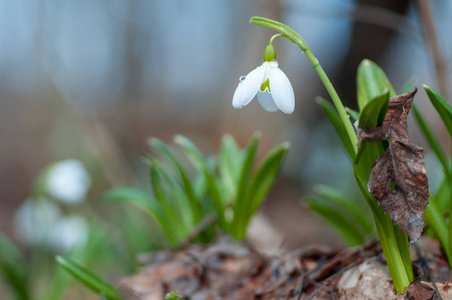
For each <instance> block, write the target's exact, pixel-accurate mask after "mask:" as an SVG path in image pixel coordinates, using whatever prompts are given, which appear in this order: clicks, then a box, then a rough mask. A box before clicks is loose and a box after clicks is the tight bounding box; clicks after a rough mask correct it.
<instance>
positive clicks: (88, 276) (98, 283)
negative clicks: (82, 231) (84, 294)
mask: <svg viewBox="0 0 452 300" xmlns="http://www.w3.org/2000/svg"><path fill="white" fill-rule="evenodd" d="M56 261H57V263H58V264H59V265H60V266H61V267H62V268H63V269H65V270H66V271H67V272H68V273H70V274H71V275H72V276H73V277H74V278H76V279H78V280H79V281H80V282H81V283H83V285H85V286H86V287H87V288H89V289H91V290H92V291H94V292H96V293H98V294H100V295H102V296H103V297H105V298H106V299H109V300H121V299H122V297H121V295H120V294H119V292H118V291H117V290H116V289H115V288H114V287H112V286H111V285H109V284H108V283H107V282H105V281H104V280H103V279H101V278H100V277H98V276H97V275H95V274H93V273H91V272H90V271H88V270H87V269H85V268H83V267H81V266H79V265H78V264H76V263H75V262H73V261H71V260H69V259H67V258H63V257H61V256H57V257H56Z"/></svg>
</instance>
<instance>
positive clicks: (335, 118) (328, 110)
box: [316, 97, 355, 159]
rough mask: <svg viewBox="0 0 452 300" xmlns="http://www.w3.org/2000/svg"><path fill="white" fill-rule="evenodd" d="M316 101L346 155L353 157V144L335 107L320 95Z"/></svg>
mask: <svg viewBox="0 0 452 300" xmlns="http://www.w3.org/2000/svg"><path fill="white" fill-rule="evenodd" d="M316 102H317V104H319V105H320V107H321V108H322V110H323V112H324V114H325V115H326V117H327V118H328V120H329V121H330V123H331V124H332V125H333V127H334V129H335V130H336V132H337V134H338V135H339V138H340V139H341V141H342V144H343V145H344V147H345V150H346V151H347V153H348V155H349V156H350V157H351V158H352V159H353V158H354V157H355V149H354V145H352V143H351V141H350V138H349V137H348V133H347V130H346V128H345V126H344V123H342V121H341V118H340V117H339V114H338V112H337V111H336V108H335V107H334V106H333V104H331V103H330V102H329V101H327V100H325V99H324V98H322V97H317V99H316Z"/></svg>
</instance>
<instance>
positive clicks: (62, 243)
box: [49, 215, 89, 252]
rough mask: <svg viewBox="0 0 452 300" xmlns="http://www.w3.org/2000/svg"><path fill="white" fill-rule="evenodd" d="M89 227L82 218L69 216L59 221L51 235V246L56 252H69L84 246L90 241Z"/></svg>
mask: <svg viewBox="0 0 452 300" xmlns="http://www.w3.org/2000/svg"><path fill="white" fill-rule="evenodd" d="M88 234H89V226H88V223H87V222H86V220H85V219H84V218H83V217H81V216H76V215H72V216H67V217H63V218H61V219H59V220H58V222H57V223H56V224H55V227H54V228H53V231H52V232H51V234H50V239H49V246H50V247H51V248H52V249H53V250H55V251H58V252H60V251H62V252H65V251H69V250H72V249H73V248H75V247H78V246H83V245H84V244H85V243H86V241H87V240H88Z"/></svg>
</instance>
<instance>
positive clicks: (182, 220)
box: [104, 134, 288, 248]
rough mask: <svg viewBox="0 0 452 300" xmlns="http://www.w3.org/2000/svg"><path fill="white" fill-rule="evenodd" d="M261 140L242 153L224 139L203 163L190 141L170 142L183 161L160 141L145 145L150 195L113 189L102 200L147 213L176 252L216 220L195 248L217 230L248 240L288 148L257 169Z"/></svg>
mask: <svg viewBox="0 0 452 300" xmlns="http://www.w3.org/2000/svg"><path fill="white" fill-rule="evenodd" d="M259 137H260V135H259V134H255V135H254V136H253V137H252V138H251V140H250V141H249V143H248V145H247V146H246V147H245V148H243V149H242V148H240V147H239V145H238V144H237V142H236V141H235V140H234V138H233V137H232V136H230V135H225V136H224V137H223V138H222V141H221V145H220V150H219V153H218V155H217V156H213V157H205V156H204V154H203V153H202V152H201V151H200V150H199V148H198V147H197V146H196V145H195V144H194V143H193V142H192V141H190V140H189V139H188V138H186V137H184V136H181V135H177V136H175V137H174V142H175V143H176V144H177V145H178V146H179V150H181V152H182V154H183V155H182V156H183V158H179V156H178V154H179V152H176V151H175V150H174V149H173V148H172V147H171V146H169V145H168V144H166V143H164V142H162V141H161V140H159V139H156V138H151V139H149V144H150V146H151V147H152V148H153V149H154V150H155V152H156V154H149V155H148V156H147V157H146V161H147V163H148V164H149V168H150V182H151V187H152V193H148V192H147V191H145V190H142V189H137V188H117V189H114V190H111V191H108V192H107V193H106V194H105V195H104V199H105V200H106V201H125V202H128V203H133V204H136V205H138V206H139V207H140V208H142V209H144V210H145V211H146V212H148V213H149V214H150V215H151V216H152V217H153V218H154V219H155V220H156V221H157V223H158V224H159V225H160V227H161V228H162V229H163V231H164V233H165V235H166V237H167V238H168V240H169V242H170V245H171V246H172V247H173V248H176V247H178V246H179V245H180V244H181V243H182V242H183V241H185V240H186V239H187V237H188V236H189V235H191V234H192V233H193V232H194V230H195V228H197V226H199V224H200V223H202V222H203V221H205V220H206V218H209V217H210V216H211V215H212V214H215V215H216V218H217V222H216V223H214V224H211V225H210V226H206V228H203V230H202V232H201V233H200V235H199V236H198V238H197V240H196V241H198V242H204V243H205V242H209V241H210V240H211V239H212V237H213V236H214V234H215V231H216V228H217V227H220V228H221V229H222V231H223V232H225V233H227V234H230V235H231V236H233V237H234V238H235V239H237V240H242V239H244V238H245V237H246V229H247V227H248V224H249V222H250V220H251V218H252V216H253V215H254V213H255V212H256V211H257V209H258V208H259V206H260V205H261V203H262V202H263V200H264V198H265V197H266V195H267V194H268V192H269V191H270V188H271V186H272V185H273V183H274V181H275V179H276V177H277V174H278V171H279V169H280V167H281V164H282V161H283V158H284V154H285V153H286V151H287V149H288V144H287V143H283V144H281V145H278V146H276V147H275V148H273V149H272V150H271V151H270V152H269V153H268V154H267V155H266V156H265V157H264V158H263V160H262V161H261V163H260V164H258V165H256V162H255V159H256V153H257V149H258V144H259Z"/></svg>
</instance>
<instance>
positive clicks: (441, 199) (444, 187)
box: [435, 174, 452, 251]
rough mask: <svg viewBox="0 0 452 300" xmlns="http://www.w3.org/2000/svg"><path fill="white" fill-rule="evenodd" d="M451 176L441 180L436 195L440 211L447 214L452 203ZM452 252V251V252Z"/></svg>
mask: <svg viewBox="0 0 452 300" xmlns="http://www.w3.org/2000/svg"><path fill="white" fill-rule="evenodd" d="M449 178H450V177H449V176H446V174H445V176H444V177H443V178H442V179H441V183H440V185H439V187H438V190H437V191H436V193H435V200H436V203H437V205H438V207H439V209H440V210H441V211H442V212H443V213H445V212H447V211H448V210H449V205H450V202H451V201H452V199H451V195H452V185H451V183H450V182H451V180H450V179H449ZM451 251H452V250H451Z"/></svg>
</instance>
